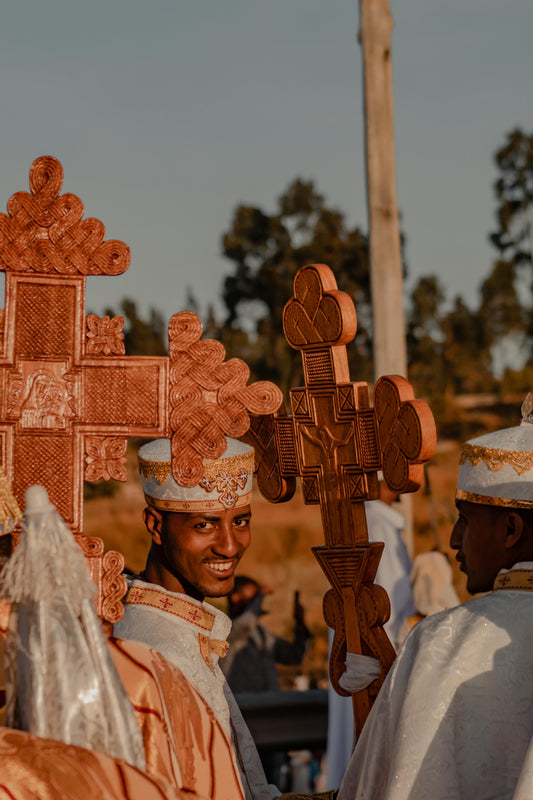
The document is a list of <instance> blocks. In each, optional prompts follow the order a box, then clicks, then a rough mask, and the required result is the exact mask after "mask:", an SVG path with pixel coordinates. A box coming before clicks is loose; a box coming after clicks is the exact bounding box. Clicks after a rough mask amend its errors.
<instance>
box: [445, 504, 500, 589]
mask: <svg viewBox="0 0 533 800" xmlns="http://www.w3.org/2000/svg"><path fill="white" fill-rule="evenodd" d="M456 506H457V513H458V518H457V522H456V523H455V525H454V527H453V529H452V532H451V536H450V547H451V548H452V549H453V550H457V551H458V552H457V555H456V556H455V559H456V561H458V562H459V564H460V565H461V570H462V571H463V572H466V575H467V583H466V588H467V589H468V591H469V592H470V593H471V594H476V593H477V592H490V591H491V589H492V587H493V584H494V579H495V578H496V575H497V574H498V572H499V571H500V569H502V567H504V566H505V563H506V556H507V553H506V550H505V547H504V544H503V542H504V538H505V537H504V535H503V532H504V527H505V514H504V513H502V511H501V509H496V508H493V507H491V506H485V505H481V504H478V503H468V502H466V501H464V500H458V501H457V502H456Z"/></svg>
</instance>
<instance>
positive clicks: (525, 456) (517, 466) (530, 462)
mask: <svg viewBox="0 0 533 800" xmlns="http://www.w3.org/2000/svg"><path fill="white" fill-rule="evenodd" d="M465 461H469V462H470V463H471V464H472V465H473V466H477V465H478V464H481V462H484V463H485V464H486V465H487V467H488V468H489V469H490V470H491V471H492V472H497V471H498V470H500V469H502V467H504V466H505V465H506V464H509V466H511V467H513V469H514V470H515V471H516V472H517V473H518V474H519V475H523V474H524V473H525V472H527V471H528V470H530V469H531V468H532V467H533V451H531V450H500V449H494V448H493V447H480V446H479V445H477V444H468V443H466V444H464V445H463V450H462V453H461V458H460V460H459V463H460V464H464V463H465Z"/></svg>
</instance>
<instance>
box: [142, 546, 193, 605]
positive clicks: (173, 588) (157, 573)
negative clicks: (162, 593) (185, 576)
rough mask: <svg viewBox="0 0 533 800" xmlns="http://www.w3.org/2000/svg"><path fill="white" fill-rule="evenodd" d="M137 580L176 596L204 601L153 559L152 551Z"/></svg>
mask: <svg viewBox="0 0 533 800" xmlns="http://www.w3.org/2000/svg"><path fill="white" fill-rule="evenodd" d="M139 578H140V579H141V580H143V581H147V583H154V584H156V586H161V587H162V588H163V589H166V590H167V591H168V592H176V593H177V594H185V595H187V596H188V597H192V598H193V599H194V600H200V601H201V602H203V600H204V599H205V598H204V596H203V595H201V594H200V592H198V591H197V589H195V587H194V586H191V585H190V584H187V585H185V584H184V583H182V582H181V581H180V580H179V579H178V578H176V576H175V575H173V574H172V573H171V572H170V571H169V570H168V569H167V568H166V567H165V565H164V564H163V563H162V562H161V559H159V558H154V557H153V554H152V551H150V553H149V554H148V558H147V560H146V566H145V568H144V570H143V571H142V572H141V573H140V574H139Z"/></svg>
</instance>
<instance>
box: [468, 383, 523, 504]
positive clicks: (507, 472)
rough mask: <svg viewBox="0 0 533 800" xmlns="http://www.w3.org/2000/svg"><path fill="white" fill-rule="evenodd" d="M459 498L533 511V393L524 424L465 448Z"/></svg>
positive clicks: (477, 440)
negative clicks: (532, 509) (531, 509)
mask: <svg viewBox="0 0 533 800" xmlns="http://www.w3.org/2000/svg"><path fill="white" fill-rule="evenodd" d="M456 498H457V499H458V500H467V501H468V502H470V503H483V504H484V505H494V506H507V507H510V508H533V394H532V393H531V392H530V393H529V394H528V396H527V397H526V399H525V400H524V402H523V404H522V422H521V423H520V425H517V426H516V427H514V428H505V429H504V430H500V431H495V432H494V433H488V434H485V435H484V436H478V437H477V438H476V439H471V440H470V441H468V442H466V443H465V444H464V445H463V450H462V453H461V460H460V467H459V475H458V476H457V491H456Z"/></svg>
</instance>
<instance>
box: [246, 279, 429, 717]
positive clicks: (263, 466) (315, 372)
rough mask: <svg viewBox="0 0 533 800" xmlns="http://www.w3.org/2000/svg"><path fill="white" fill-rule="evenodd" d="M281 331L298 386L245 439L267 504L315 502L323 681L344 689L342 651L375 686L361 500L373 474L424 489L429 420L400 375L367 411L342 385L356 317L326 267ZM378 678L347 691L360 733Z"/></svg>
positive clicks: (366, 403)
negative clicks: (323, 588)
mask: <svg viewBox="0 0 533 800" xmlns="http://www.w3.org/2000/svg"><path fill="white" fill-rule="evenodd" d="M283 328H284V331H285V336H286V338H287V341H288V342H289V344H290V345H291V346H292V347H293V348H295V349H297V350H300V351H301V354H302V361H303V369H304V378H305V386H304V387H302V388H298V389H291V391H290V400H291V410H292V416H287V415H286V414H285V413H284V412H283V410H280V411H278V413H277V414H276V415H274V416H272V417H270V418H267V419H262V420H261V421H255V420H254V422H253V424H252V429H251V432H250V433H249V434H248V437H247V440H248V441H253V443H254V444H255V445H256V448H257V449H258V451H259V452H258V460H259V467H258V478H259V485H260V488H261V491H262V492H263V494H264V495H265V496H266V497H267V498H268V499H271V500H275V501H280V500H285V499H288V497H289V496H290V494H291V492H292V490H293V483H292V482H293V481H294V479H295V478H296V477H300V478H301V480H302V487H303V495H304V500H305V502H306V503H309V504H320V509H321V515H322V524H323V529H324V539H325V544H324V545H322V546H320V547H315V548H313V551H314V553H315V556H316V557H317V559H318V561H319V563H320V565H321V567H322V569H323V571H324V573H325V574H326V576H327V578H328V580H329V582H330V584H331V586H332V589H331V590H330V591H329V592H328V593H327V594H326V596H325V598H324V612H325V616H326V621H327V623H328V624H329V625H330V627H332V628H334V629H335V639H334V645H333V649H332V656H331V660H330V676H331V679H332V683H333V685H334V687H335V688H336V689H337V691H339V692H340V693H341V694H346V692H344V691H343V690H342V689H341V688H340V686H339V684H338V678H339V676H340V675H341V674H342V672H343V671H344V660H345V653H346V650H348V651H350V652H353V653H362V654H363V655H370V656H374V657H375V658H377V659H378V660H379V662H380V664H381V667H382V679H383V678H384V677H385V675H386V673H387V671H388V669H389V668H390V665H391V664H392V661H393V659H394V656H395V653H394V649H393V647H392V645H391V644H390V642H389V640H388V638H387V636H386V634H385V632H384V631H383V627H382V626H383V624H384V623H385V622H386V620H387V619H388V616H389V613H390V605H389V601H388V598H387V595H386V592H385V591H384V590H383V589H382V588H381V587H379V586H375V585H374V583H373V581H374V578H375V575H376V571H377V567H378V564H379V560H380V558H381V553H382V549H383V544H381V543H373V544H372V543H370V542H369V541H368V531H367V525H366V516H365V507H364V501H365V500H371V499H375V498H377V497H378V491H379V485H378V476H377V473H378V470H382V471H383V476H384V479H385V481H386V482H387V483H388V484H389V486H390V487H391V488H392V489H393V490H394V491H395V492H397V493H398V494H401V493H403V492H410V491H414V490H415V489H417V488H418V487H419V486H420V483H421V481H422V478H423V463H424V462H425V461H427V460H428V459H429V458H431V456H432V455H433V451H434V448H435V443H436V432H435V424H434V420H433V416H432V414H431V411H430V410H429V408H428V406H427V404H426V403H424V402H423V401H421V400H415V399H414V393H413V390H412V388H411V385H410V384H409V382H408V381H407V380H405V379H404V378H402V377H400V376H387V377H384V378H381V379H380V380H379V381H378V382H377V383H376V386H375V390H374V406H372V405H371V403H370V395H369V389H368V385H367V384H366V383H364V382H356V383H353V382H351V381H350V375H349V369H348V360H347V355H346V344H347V343H348V342H350V341H351V340H352V339H353V337H354V336H355V333H356V330H357V318H356V313H355V308H354V305H353V303H352V301H351V299H350V298H349V297H348V295H347V294H345V293H344V292H341V291H339V290H338V288H337V284H336V281H335V277H334V275H333V273H332V271H331V270H330V269H329V267H327V266H325V265H324V264H316V265H312V266H307V267H304V268H303V269H301V270H299V272H298V273H297V275H296V278H295V281H294V296H293V298H292V299H291V300H289V302H288V303H287V305H286V306H285V310H284V313H283ZM381 682H382V681H375V682H374V683H373V684H372V685H371V686H370V687H369V689H368V690H365V691H363V692H359V693H357V694H356V695H354V696H353V698H354V713H355V717H356V727H357V729H358V730H360V728H361V727H362V724H363V722H364V720H365V719H366V716H367V714H368V711H369V710H370V705H371V702H372V699H373V697H375V695H376V694H377V691H378V689H379V686H380V685H381Z"/></svg>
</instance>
